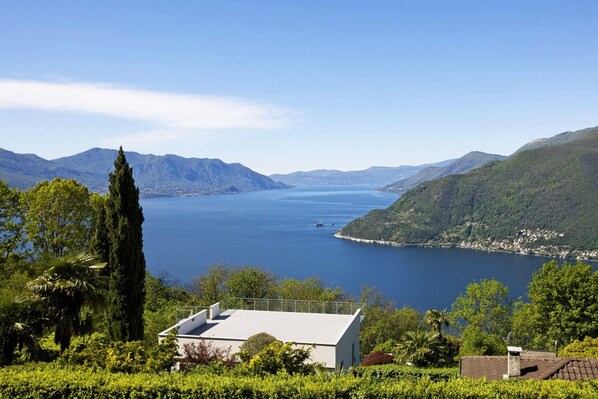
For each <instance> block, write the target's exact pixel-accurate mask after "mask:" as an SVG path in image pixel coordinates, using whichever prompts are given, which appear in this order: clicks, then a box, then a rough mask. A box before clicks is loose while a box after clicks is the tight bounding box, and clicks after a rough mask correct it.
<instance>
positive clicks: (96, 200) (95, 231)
mask: <svg viewBox="0 0 598 399" xmlns="http://www.w3.org/2000/svg"><path fill="white" fill-rule="evenodd" d="M90 200H91V201H90V202H91V204H92V207H93V213H94V216H93V218H92V221H91V240H90V243H89V252H90V253H91V254H92V255H94V256H95V258H96V259H97V260H98V261H100V262H106V263H108V258H109V257H110V238H109V237H108V223H107V222H106V218H107V214H106V205H107V200H108V198H107V197H105V196H100V195H98V194H92V195H91V198H90ZM102 270H103V271H104V273H109V269H108V268H107V267H105V268H103V269H102Z"/></svg>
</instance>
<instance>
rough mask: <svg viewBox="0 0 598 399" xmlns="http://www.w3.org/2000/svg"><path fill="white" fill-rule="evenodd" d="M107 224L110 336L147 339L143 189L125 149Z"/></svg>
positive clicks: (117, 163)
mask: <svg viewBox="0 0 598 399" xmlns="http://www.w3.org/2000/svg"><path fill="white" fill-rule="evenodd" d="M108 191H109V192H108V201H107V204H106V213H107V214H106V224H107V226H108V238H109V242H110V252H109V256H108V267H109V270H110V292H109V302H110V303H109V307H108V317H107V318H108V334H109V336H110V338H111V339H112V340H114V341H134V340H141V339H143V305H144V302H145V257H144V256H143V237H142V232H141V224H142V223H143V213H142V210H141V207H140V206H139V190H138V189H137V187H135V181H134V180H133V170H132V169H131V167H129V164H128V163H127V159H126V158H125V154H124V152H123V149H122V147H121V148H120V149H119V151H118V155H117V157H116V160H115V161H114V173H111V174H110V185H109V187H108Z"/></svg>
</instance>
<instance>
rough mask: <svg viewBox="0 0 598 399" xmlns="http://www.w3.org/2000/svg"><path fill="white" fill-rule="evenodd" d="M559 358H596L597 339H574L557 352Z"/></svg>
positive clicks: (597, 355) (597, 352) (597, 351)
mask: <svg viewBox="0 0 598 399" xmlns="http://www.w3.org/2000/svg"><path fill="white" fill-rule="evenodd" d="M559 355H560V356H571V357H592V358H598V338H591V337H585V338H584V340H583V341H580V340H578V339H576V340H575V341H573V342H571V343H570V344H569V345H567V346H565V347H564V348H563V349H561V350H560V351H559Z"/></svg>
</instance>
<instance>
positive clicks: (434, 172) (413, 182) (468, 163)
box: [381, 151, 506, 194]
mask: <svg viewBox="0 0 598 399" xmlns="http://www.w3.org/2000/svg"><path fill="white" fill-rule="evenodd" d="M505 158H506V157H505V156H502V155H496V154H486V153H485V152H479V151H472V152H470V153H468V154H466V155H464V156H462V157H461V158H459V159H456V160H454V161H453V162H451V163H449V164H448V165H446V166H443V167H438V166H430V167H427V168H425V169H423V170H421V171H420V172H419V173H417V174H416V175H414V176H411V177H408V178H406V179H402V180H399V181H397V182H394V183H392V184H389V185H387V186H384V187H382V189H381V191H388V192H391V193H396V194H403V193H404V192H405V191H409V190H411V189H412V188H413V187H415V186H417V185H418V184H420V183H423V182H425V181H429V180H434V179H439V178H441V177H444V176H448V175H455V174H460V173H467V172H469V171H470V170H474V169H477V168H479V167H481V166H484V165H486V164H487V163H488V162H492V161H502V160H503V159H505Z"/></svg>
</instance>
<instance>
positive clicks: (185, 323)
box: [158, 310, 208, 342]
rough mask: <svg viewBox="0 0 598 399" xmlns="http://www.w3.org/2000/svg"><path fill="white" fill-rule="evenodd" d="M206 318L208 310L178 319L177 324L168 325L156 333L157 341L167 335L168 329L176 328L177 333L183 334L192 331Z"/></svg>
mask: <svg viewBox="0 0 598 399" xmlns="http://www.w3.org/2000/svg"><path fill="white" fill-rule="evenodd" d="M207 320H208V311H207V310H202V311H201V312H199V313H196V314H194V315H192V316H191V317H189V318H187V319H183V320H181V321H179V322H178V323H177V324H175V325H174V326H172V327H170V328H169V329H167V330H164V331H162V332H161V333H160V334H158V342H160V341H162V339H163V338H164V337H165V336H166V335H168V333H169V332H170V330H172V329H173V328H176V329H177V331H178V332H177V335H185V334H187V333H188V332H189V331H192V330H193V329H195V328H197V327H199V326H201V325H202V324H206V321H207Z"/></svg>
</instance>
